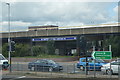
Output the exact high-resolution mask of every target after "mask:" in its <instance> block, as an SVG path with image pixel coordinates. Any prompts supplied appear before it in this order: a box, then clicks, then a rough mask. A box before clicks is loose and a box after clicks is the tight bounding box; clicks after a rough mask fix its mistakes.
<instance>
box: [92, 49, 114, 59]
mask: <svg viewBox="0 0 120 80" xmlns="http://www.w3.org/2000/svg"><path fill="white" fill-rule="evenodd" d="M92 57H93V59H112V52H111V51H93V53H92Z"/></svg>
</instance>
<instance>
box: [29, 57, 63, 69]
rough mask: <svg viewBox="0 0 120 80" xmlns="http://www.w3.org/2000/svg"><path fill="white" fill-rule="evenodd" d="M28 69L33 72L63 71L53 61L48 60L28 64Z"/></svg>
mask: <svg viewBox="0 0 120 80" xmlns="http://www.w3.org/2000/svg"><path fill="white" fill-rule="evenodd" d="M28 69H30V70H33V71H36V70H37V71H40V70H42V71H46V70H47V71H54V70H58V71H60V70H63V67H62V66H60V65H59V64H58V63H56V62H54V61H53V60H48V59H40V60H36V61H33V62H30V63H28Z"/></svg>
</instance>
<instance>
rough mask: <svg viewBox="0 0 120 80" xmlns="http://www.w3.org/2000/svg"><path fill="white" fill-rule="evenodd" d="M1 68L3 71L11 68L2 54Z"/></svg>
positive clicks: (0, 57) (0, 58)
mask: <svg viewBox="0 0 120 80" xmlns="http://www.w3.org/2000/svg"><path fill="white" fill-rule="evenodd" d="M0 66H1V67H2V70H7V69H8V68H9V63H8V60H7V59H6V58H5V57H4V56H3V55H2V54H0Z"/></svg>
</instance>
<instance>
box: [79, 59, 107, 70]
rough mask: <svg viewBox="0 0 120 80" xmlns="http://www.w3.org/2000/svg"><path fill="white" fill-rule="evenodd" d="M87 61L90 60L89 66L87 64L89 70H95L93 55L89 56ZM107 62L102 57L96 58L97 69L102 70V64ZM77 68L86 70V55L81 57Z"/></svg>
mask: <svg viewBox="0 0 120 80" xmlns="http://www.w3.org/2000/svg"><path fill="white" fill-rule="evenodd" d="M87 61H88V66H87V70H94V60H93V58H92V57H87ZM104 64H106V62H104V61H103V60H101V59H96V60H95V70H101V67H102V65H104ZM77 68H79V69H81V70H85V69H86V57H83V58H80V59H79V62H78V63H77Z"/></svg>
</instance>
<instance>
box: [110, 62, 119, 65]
mask: <svg viewBox="0 0 120 80" xmlns="http://www.w3.org/2000/svg"><path fill="white" fill-rule="evenodd" d="M111 65H120V62H113V63H111Z"/></svg>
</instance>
